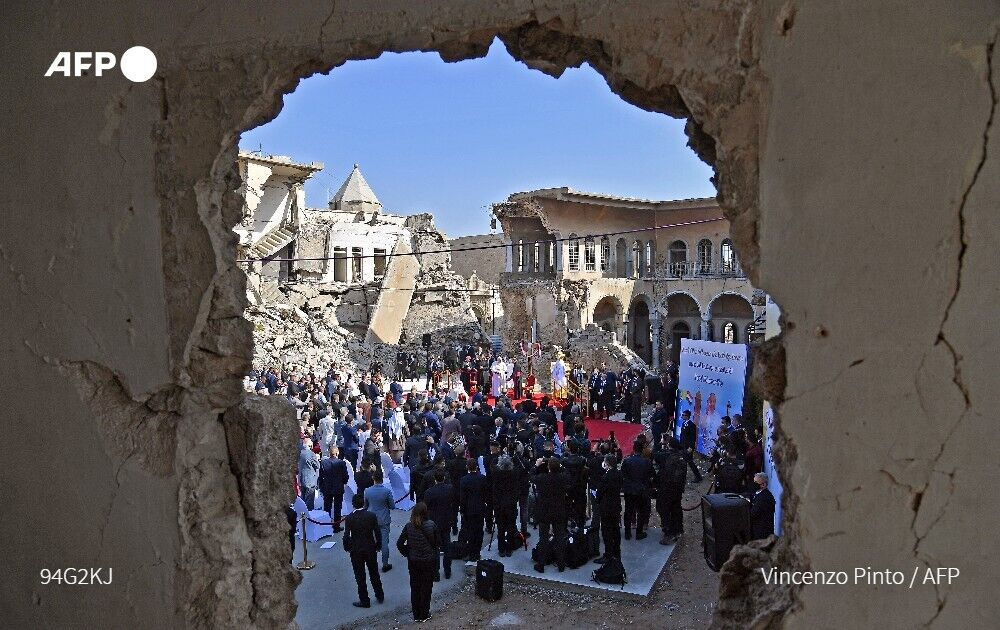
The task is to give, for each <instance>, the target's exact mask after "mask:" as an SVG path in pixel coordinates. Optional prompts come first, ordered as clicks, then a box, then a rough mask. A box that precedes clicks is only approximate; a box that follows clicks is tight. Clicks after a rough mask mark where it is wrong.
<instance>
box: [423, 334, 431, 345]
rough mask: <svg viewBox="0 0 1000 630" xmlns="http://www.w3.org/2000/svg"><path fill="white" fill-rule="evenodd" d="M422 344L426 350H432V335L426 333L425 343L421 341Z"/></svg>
mask: <svg viewBox="0 0 1000 630" xmlns="http://www.w3.org/2000/svg"><path fill="white" fill-rule="evenodd" d="M421 343H422V344H423V346H424V347H425V348H430V347H431V334H430V333H424V337H423V341H421Z"/></svg>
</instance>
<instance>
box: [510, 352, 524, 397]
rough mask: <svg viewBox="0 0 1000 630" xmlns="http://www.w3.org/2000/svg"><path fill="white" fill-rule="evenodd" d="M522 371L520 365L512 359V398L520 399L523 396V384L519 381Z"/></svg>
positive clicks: (522, 374)
mask: <svg viewBox="0 0 1000 630" xmlns="http://www.w3.org/2000/svg"><path fill="white" fill-rule="evenodd" d="M523 376H524V372H523V371H521V366H520V365H519V364H518V362H517V361H514V368H513V371H512V372H511V378H512V379H513V380H514V400H521V399H522V398H524V385H523V383H522V382H521V379H522V377H523Z"/></svg>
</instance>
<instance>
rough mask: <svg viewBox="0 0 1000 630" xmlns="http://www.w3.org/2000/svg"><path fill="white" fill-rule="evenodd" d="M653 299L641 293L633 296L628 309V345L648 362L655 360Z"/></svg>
mask: <svg viewBox="0 0 1000 630" xmlns="http://www.w3.org/2000/svg"><path fill="white" fill-rule="evenodd" d="M652 313H653V307H652V301H651V300H650V299H649V297H648V296H646V295H645V294H642V293H640V294H639V295H636V296H635V297H633V298H632V302H631V304H629V309H628V324H627V325H626V336H627V339H626V340H625V341H626V345H628V347H629V348H631V349H632V350H633V351H634V352H635V353H636V354H638V355H639V356H640V357H641V358H642V360H643V361H645V362H646V363H647V364H649V363H652V362H653V335H652V330H651V325H652Z"/></svg>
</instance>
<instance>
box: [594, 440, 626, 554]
mask: <svg viewBox="0 0 1000 630" xmlns="http://www.w3.org/2000/svg"><path fill="white" fill-rule="evenodd" d="M601 470H602V473H601V475H600V477H599V478H598V481H597V503H596V507H597V516H598V521H599V522H600V527H601V538H602V539H603V540H604V555H603V556H601V557H600V558H598V559H596V560H594V562H595V563H596V564H604V562H605V561H606V560H607V559H608V558H621V557H622V484H623V483H624V480H623V479H622V474H621V472H620V471H619V470H618V458H617V457H615V456H614V455H611V454H608V455H605V456H604V459H603V460H602V463H601Z"/></svg>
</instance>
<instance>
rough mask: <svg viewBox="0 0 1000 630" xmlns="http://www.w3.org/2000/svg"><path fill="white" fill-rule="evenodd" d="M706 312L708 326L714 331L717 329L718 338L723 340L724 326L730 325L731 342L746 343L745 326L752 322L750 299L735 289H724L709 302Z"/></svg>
mask: <svg viewBox="0 0 1000 630" xmlns="http://www.w3.org/2000/svg"><path fill="white" fill-rule="evenodd" d="M708 314H709V316H710V318H711V321H710V322H709V326H711V327H712V328H711V330H712V331H713V332H715V331H716V330H718V333H719V334H718V335H717V337H718V340H719V341H724V340H725V339H724V337H725V331H726V326H727V325H731V326H732V331H731V332H732V339H733V341H732V342H733V343H747V342H748V338H747V334H746V330H747V327H748V326H750V324H752V323H753V320H754V315H753V306H751V304H750V301H749V300H748V299H747V298H746V297H745V296H743V295H741V294H740V293H737V292H735V291H724V292H722V293H720V294H718V295H716V296H715V297H714V298H712V301H711V302H709V305H708Z"/></svg>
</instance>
